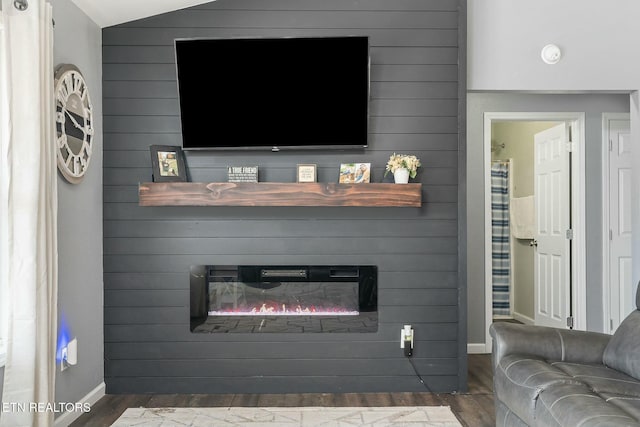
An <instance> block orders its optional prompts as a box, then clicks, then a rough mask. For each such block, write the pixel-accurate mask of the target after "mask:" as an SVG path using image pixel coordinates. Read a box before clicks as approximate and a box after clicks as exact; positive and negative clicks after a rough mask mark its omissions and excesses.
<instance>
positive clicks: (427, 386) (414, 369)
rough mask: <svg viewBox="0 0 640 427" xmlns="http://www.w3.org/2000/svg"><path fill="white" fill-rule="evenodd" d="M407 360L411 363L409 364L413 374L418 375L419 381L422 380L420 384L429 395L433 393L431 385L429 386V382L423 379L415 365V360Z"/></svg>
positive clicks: (408, 358)
mask: <svg viewBox="0 0 640 427" xmlns="http://www.w3.org/2000/svg"><path fill="white" fill-rule="evenodd" d="M407 360H408V361H409V364H410V365H411V367H412V368H413V372H415V373H416V376H417V377H418V379H419V380H420V383H421V384H422V385H423V386H424V388H426V389H427V391H428V392H429V393H433V391H431V389H430V388H429V385H428V384H427V382H426V381H425V380H424V379H423V378H422V376H421V375H420V374H419V373H418V370H417V369H416V365H414V364H413V360H411V358H410V357H407Z"/></svg>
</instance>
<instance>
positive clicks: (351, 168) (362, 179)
mask: <svg viewBox="0 0 640 427" xmlns="http://www.w3.org/2000/svg"><path fill="white" fill-rule="evenodd" d="M338 182H340V183H341V184H361V183H369V182H371V163H343V164H341V165H340V179H339V181H338Z"/></svg>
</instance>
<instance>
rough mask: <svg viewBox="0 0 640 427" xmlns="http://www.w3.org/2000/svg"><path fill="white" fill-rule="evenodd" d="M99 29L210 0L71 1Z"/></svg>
mask: <svg viewBox="0 0 640 427" xmlns="http://www.w3.org/2000/svg"><path fill="white" fill-rule="evenodd" d="M71 1H72V2H73V3H75V5H76V6H78V7H79V8H80V9H82V11H83V12H84V13H86V14H87V15H88V16H89V18H91V19H92V20H93V21H94V22H95V23H96V24H98V25H99V26H100V27H102V28H104V27H110V26H111V25H117V24H122V23H123V22H129V21H135V20H136V19H141V18H146V17H148V16H153V15H158V14H161V13H165V12H171V11H173V10H178V9H184V8H186V7H190V6H195V5H197V4H202V3H209V2H210V1H211V0H71Z"/></svg>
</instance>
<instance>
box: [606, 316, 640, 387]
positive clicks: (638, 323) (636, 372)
mask: <svg viewBox="0 0 640 427" xmlns="http://www.w3.org/2000/svg"><path fill="white" fill-rule="evenodd" d="M603 362H604V364H605V365H606V366H608V367H610V368H613V369H616V370H618V371H621V372H624V373H625V374H627V375H631V376H632V377H634V378H636V379H640V310H635V311H634V312H633V313H631V314H630V315H629V316H628V317H627V318H626V319H624V321H623V322H622V323H621V324H620V326H619V327H618V329H617V330H616V333H615V334H613V337H612V338H611V341H609V344H607V347H606V348H605V349H604V356H603Z"/></svg>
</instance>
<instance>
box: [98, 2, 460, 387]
mask: <svg viewBox="0 0 640 427" xmlns="http://www.w3.org/2000/svg"><path fill="white" fill-rule="evenodd" d="M458 8H459V2H458V0H394V1H390V0H296V1H293V0H269V1H265V0H219V1H216V2H213V3H209V4H205V5H201V6H196V7H193V8H189V9H184V10H180V11H176V12H171V13H167V14H164V15H159V16H156V17H152V18H148V19H144V20H140V21H135V22H131V23H127V24H123V25H119V26H116V27H110V28H106V29H104V31H103V61H104V68H103V80H104V81H103V93H104V99H103V103H104V104H103V108H104V149H105V152H104V272H105V273H104V284H105V295H104V297H105V298H104V299H105V310H104V311H105V322H104V323H105V382H106V385H107V392H108V393H152V392H153V393H240V392H251V393H260V392H269V393H277V392H358V391H370V392H373V391H421V390H424V387H423V386H422V385H421V384H420V382H419V381H418V379H417V377H416V375H415V374H414V372H413V369H412V367H411V365H410V364H409V363H408V361H407V360H406V359H405V358H404V357H403V355H402V351H401V349H400V348H399V339H400V329H401V328H402V325H404V324H412V325H413V326H414V328H415V331H416V345H415V353H414V363H415V365H416V367H417V369H418V372H419V373H420V374H421V375H422V376H423V377H424V379H425V380H426V381H427V383H428V385H429V386H430V388H431V389H432V390H435V391H453V390H463V389H464V388H465V387H466V384H465V383H466V373H465V372H466V355H465V354H464V351H463V349H465V348H466V337H465V336H462V335H464V331H465V327H464V325H466V314H465V313H462V312H461V311H463V310H464V308H465V307H464V297H463V296H462V295H461V293H462V294H464V293H466V289H465V287H464V283H461V281H459V278H458V269H459V265H458V264H459V254H458V239H459V232H458V229H459V224H458V215H459V198H458V179H459V171H458V161H459V151H458V137H459V131H458V127H459V108H460V105H464V102H463V101H462V100H461V99H460V91H459V90H460V82H459V79H460V76H464V70H462V71H461V70H459V66H458V61H459V58H458V56H459V30H460V29H459V22H460V21H459V18H460V13H459V10H458ZM343 35H368V36H369V37H370V44H371V63H372V66H371V79H372V81H371V104H370V107H371V109H370V111H371V120H370V146H369V148H368V149H366V150H364V151H352V152H339V151H328V150H324V151H306V152H284V151H283V152H280V153H267V152H188V153H187V165H188V168H189V171H190V175H191V178H192V180H193V181H205V182H206V181H225V180H226V169H225V167H226V166H227V165H255V164H257V165H259V166H260V179H261V181H280V182H293V181H295V169H296V166H295V165H296V164H297V163H317V164H318V180H319V181H321V182H335V181H337V177H338V168H339V164H340V163H347V162H354V161H358V162H370V163H372V180H373V181H374V182H379V181H383V173H384V165H385V164H386V161H387V159H388V157H389V155H390V154H391V153H393V152H403V153H410V154H416V155H417V156H418V157H419V158H420V159H421V160H422V163H423V165H424V166H423V168H422V169H421V172H420V174H419V175H418V178H417V181H419V182H422V183H423V198H424V202H423V205H422V207H421V208H329V207H327V208H302V207H300V208H275V207H274V208H235V207H223V208H220V207H159V208H150V207H146V208H143V207H139V206H138V204H137V185H138V183H139V182H145V181H149V180H150V179H151V166H150V158H149V150H148V146H149V145H151V144H167V145H180V144H181V137H180V124H179V116H178V115H179V110H178V100H177V86H176V82H175V65H174V53H173V39H174V38H183V37H245V36H249V37H280V36H343ZM462 93H463V92H462ZM203 105H204V106H206V100H203ZM248 125H250V122H248ZM269 263H271V264H372V265H377V266H378V268H379V305H380V325H379V330H378V332H377V333H370V334H306V335H305V334H264V335H258V334H251V335H249V334H247V335H244V334H230V335H227V334H211V335H206V334H191V333H190V332H189V266H190V265H191V264H269Z"/></svg>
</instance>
